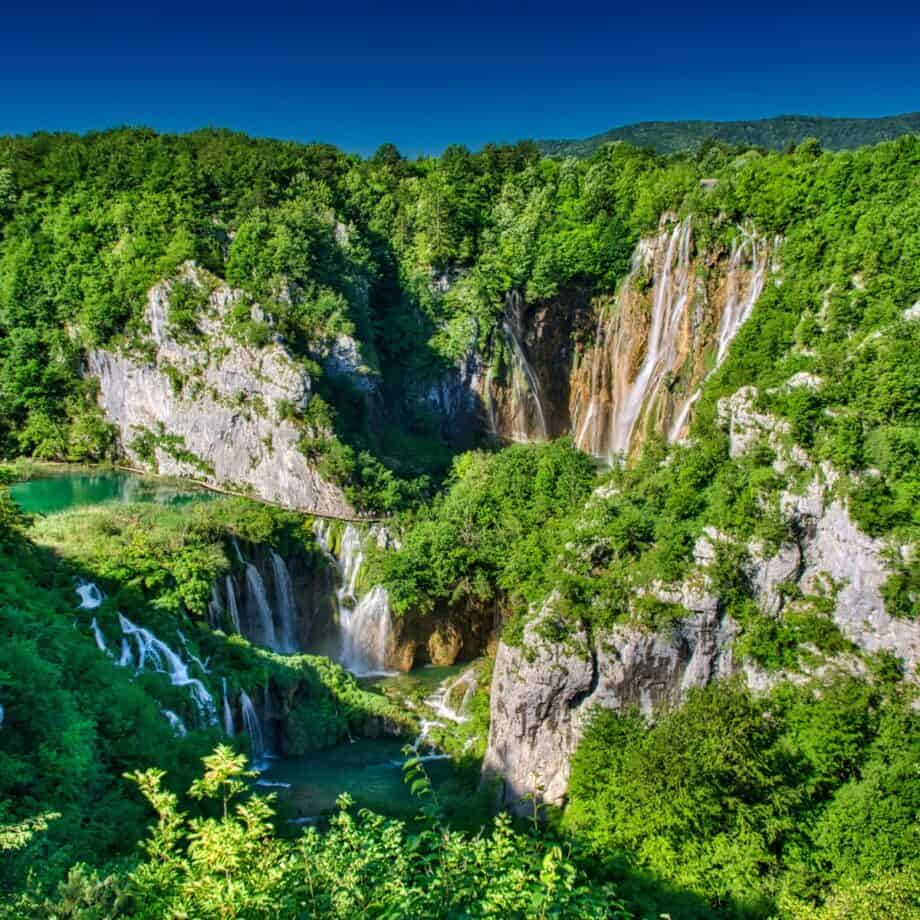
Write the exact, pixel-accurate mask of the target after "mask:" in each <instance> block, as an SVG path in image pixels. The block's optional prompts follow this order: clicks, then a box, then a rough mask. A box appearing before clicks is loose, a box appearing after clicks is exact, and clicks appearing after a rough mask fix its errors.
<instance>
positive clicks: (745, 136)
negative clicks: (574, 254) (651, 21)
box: [537, 112, 920, 156]
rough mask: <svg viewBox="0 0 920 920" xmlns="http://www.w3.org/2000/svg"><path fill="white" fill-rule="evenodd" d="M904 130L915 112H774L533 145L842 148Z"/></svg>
mask: <svg viewBox="0 0 920 920" xmlns="http://www.w3.org/2000/svg"><path fill="white" fill-rule="evenodd" d="M903 134H920V112H908V113H905V114H903V115H890V116H885V117H882V118H823V117H821V116H816V115H778V116H776V117H775V118H763V119H760V120H757V121H643V122H639V123H637V124H634V125H624V126H622V127H620V128H614V129H613V130H611V131H606V132H605V133H603V134H595V135H594V136H593V137H586V138H583V139H581V140H577V139H575V140H546V141H537V146H538V147H539V149H540V152H541V153H543V154H547V155H549V156H590V154H592V153H593V152H594V151H595V150H597V148H598V147H601V146H602V145H603V144H609V143H612V142H614V141H626V142H627V143H630V144H635V145H636V146H638V147H652V148H654V150H655V151H656V152H657V153H676V152H677V151H679V150H687V149H692V148H694V147H697V146H699V145H700V144H701V143H703V141H705V140H707V139H709V138H712V139H714V140H717V141H722V142H723V143H726V144H750V145H754V146H758V147H768V148H770V149H772V150H783V149H784V148H785V147H787V146H788V145H789V144H798V143H801V142H802V141H803V140H805V139H806V138H808V137H816V138H817V139H818V140H819V141H820V143H821V146H822V147H823V148H824V149H826V150H846V149H849V148H853V147H863V146H866V145H868V144H877V143H879V142H881V141H890V140H893V139H894V138H896V137H900V136H901V135H903Z"/></svg>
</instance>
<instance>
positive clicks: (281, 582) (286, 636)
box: [269, 549, 297, 655]
mask: <svg viewBox="0 0 920 920" xmlns="http://www.w3.org/2000/svg"><path fill="white" fill-rule="evenodd" d="M269 553H270V554H271V559H272V572H273V574H274V576H275V599H276V600H277V602H278V619H279V620H280V622H281V637H280V640H279V649H278V651H280V652H283V653H284V654H285V655H293V654H294V653H295V652H296V651H297V603H296V601H295V600H294V585H293V583H292V582H291V575H290V572H288V567H287V565H286V564H285V561H284V560H283V559H282V558H281V557H280V556H279V555H278V554H277V553H276V552H275V551H274V550H273V549H272V550H269Z"/></svg>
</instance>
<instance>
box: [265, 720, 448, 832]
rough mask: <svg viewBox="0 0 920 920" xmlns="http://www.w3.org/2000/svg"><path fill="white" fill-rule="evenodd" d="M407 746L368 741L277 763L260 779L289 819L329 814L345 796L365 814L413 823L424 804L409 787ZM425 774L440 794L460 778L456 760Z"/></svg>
mask: <svg viewBox="0 0 920 920" xmlns="http://www.w3.org/2000/svg"><path fill="white" fill-rule="evenodd" d="M406 743H407V742H406V741H405V740H400V739H394V738H376V739H371V738H362V739H359V740H357V741H355V742H354V743H353V744H340V745H338V747H334V748H330V749H329V750H326V751H317V752H316V753H313V754H308V755H306V756H305V757H291V758H285V759H284V760H274V761H271V762H270V765H269V768H268V769H267V770H265V771H264V772H263V773H262V775H261V776H260V777H259V785H260V786H262V787H264V788H262V789H260V791H265V792H275V793H277V795H278V802H279V805H280V806H281V809H282V813H283V815H284V816H285V817H287V818H289V819H295V820H296V819H297V818H315V817H318V816H320V815H322V814H323V813H326V812H329V811H331V810H333V809H334V808H335V803H336V799H337V798H338V797H339V796H340V795H341V794H342V793H343V792H347V793H348V794H349V795H350V796H351V797H352V798H353V799H354V800H355V803H356V804H357V806H358V807H360V808H370V809H372V810H373V811H376V812H379V813H381V814H386V815H391V816H394V817H401V818H411V817H413V816H415V815H416V814H417V813H418V811H419V807H420V802H419V800H418V799H416V798H414V797H413V796H412V795H411V794H410V792H409V787H408V786H407V785H406V783H405V782H404V781H403V769H402V765H403V762H404V761H405V759H406V757H405V754H403V747H405V745H406ZM425 769H426V770H427V772H428V775H429V777H430V779H431V781H432V785H433V786H434V788H435V791H437V790H438V789H439V788H443V787H444V785H445V784H446V783H447V782H448V781H449V780H451V779H452V778H454V777H455V775H456V768H455V767H454V765H453V763H452V762H451V761H450V760H428V761H426V763H425ZM271 783H290V788H289V789H285V788H280V787H271V786H270V785H269V784H271Z"/></svg>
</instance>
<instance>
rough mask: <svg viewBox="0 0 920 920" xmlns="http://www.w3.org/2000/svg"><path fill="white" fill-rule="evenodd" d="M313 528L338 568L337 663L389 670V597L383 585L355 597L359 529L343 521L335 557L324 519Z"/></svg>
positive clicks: (359, 669)
mask: <svg viewBox="0 0 920 920" xmlns="http://www.w3.org/2000/svg"><path fill="white" fill-rule="evenodd" d="M314 532H315V533H316V539H317V541H318V542H319V544H320V546H321V547H322V548H323V551H324V552H325V553H326V555H327V556H328V557H329V559H330V560H331V561H332V562H333V564H334V565H335V566H336V568H337V569H338V571H339V579H340V580H339V587H338V589H337V591H336V597H337V599H338V605H339V627H340V629H341V632H342V645H341V652H340V656H339V661H340V663H341V664H342V665H343V666H344V667H345V668H347V669H348V670H349V671H351V672H352V673H353V674H358V675H370V674H386V673H388V672H387V670H386V661H387V652H388V650H389V647H390V639H391V634H392V623H391V619H390V597H389V594H388V593H387V590H386V588H384V587H383V586H382V585H376V586H375V587H373V588H371V589H370V591H368V592H367V593H366V594H365V595H364V596H363V597H362V598H360V600H359V599H358V597H357V584H358V575H359V574H360V571H361V565H362V563H363V562H364V552H363V549H362V540H361V532H360V531H359V530H358V528H357V527H355V526H353V525H352V524H347V525H346V527H345V530H344V532H343V533H342V542H341V549H340V554H339V556H338V557H336V556H335V555H334V554H333V553H332V552H331V550H330V546H329V534H328V529H327V525H326V523H325V522H324V521H317V522H316V523H315V524H314Z"/></svg>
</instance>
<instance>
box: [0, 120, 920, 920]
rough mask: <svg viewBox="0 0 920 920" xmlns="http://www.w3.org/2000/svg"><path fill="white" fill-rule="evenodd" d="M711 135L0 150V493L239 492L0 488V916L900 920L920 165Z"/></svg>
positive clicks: (912, 703)
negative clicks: (402, 803)
mask: <svg viewBox="0 0 920 920" xmlns="http://www.w3.org/2000/svg"><path fill="white" fill-rule="evenodd" d="M771 130H773V129H772V128H771ZM776 130H777V131H778V130H779V128H778V127H776ZM847 130H848V133H847V138H848V139H849V140H852V141H854V142H855V141H857V140H858V139H859V138H860V137H861V136H860V135H858V134H854V133H853V132H852V131H851V130H850V129H847ZM886 130H887V128H886ZM810 133H814V132H810ZM773 137H779V135H778V134H777V135H773V134H771V135H770V136H769V137H763V136H759V138H760V139H759V140H758V141H757V143H758V144H759V145H762V146H771V145H772V142H771V138H773ZM835 137H836V135H835ZM732 140H737V142H738V143H740V144H743V146H738V147H736V146H729V145H728V144H722V143H706V144H701V145H699V146H696V147H695V148H694V149H693V150H689V151H683V152H679V153H674V154H671V155H667V156H665V155H656V154H655V153H653V152H651V151H650V150H648V149H640V148H639V147H636V146H632V145H631V144H628V143H623V144H615V145H607V146H599V147H598V148H597V149H596V150H594V151H592V152H590V155H589V156H585V157H583V158H576V157H565V158H562V157H555V158H547V157H541V155H540V151H539V149H538V147H537V146H536V145H534V144H532V143H522V144H519V145H516V146H513V147H491V146H490V147H486V148H485V149H483V150H482V151H480V152H478V153H470V152H469V151H467V150H466V149H464V148H461V147H451V148H448V149H447V150H446V151H445V153H444V154H443V155H442V156H440V157H437V158H420V159H417V160H408V159H406V158H404V157H403V156H401V155H400V154H399V152H398V151H397V150H396V149H395V148H393V147H392V146H389V145H388V146H384V147H382V148H381V149H380V150H378V151H377V153H376V154H374V155H373V156H372V157H370V158H367V159H362V158H360V157H357V156H352V155H348V154H345V153H343V152H342V151H339V150H337V149H335V148H333V147H328V146H323V145H308V146H304V145H297V144H292V143H286V142H279V141H267V140H254V139H251V138H248V137H246V136H243V135H238V134H231V133H229V132H222V131H205V132H198V133H195V134H190V135H183V136H174V135H160V134H156V133H154V132H151V131H146V130H140V129H130V130H129V129H124V130H118V131H111V132H105V133H99V134H90V135H86V136H81V137H78V136H71V135H51V134H48V135H34V136H32V137H24V138H3V139H0V456H3V457H5V458H7V459H9V460H11V461H12V460H15V459H17V458H20V462H19V463H18V464H16V465H11V466H9V467H5V468H3V475H4V478H5V479H7V480H10V481H13V480H21V479H27V478H28V477H29V476H31V475H34V474H36V473H37V474H39V475H44V474H45V473H43V470H44V469H45V468H43V467H39V468H37V469H36V468H34V467H32V466H30V465H29V464H30V463H32V462H33V461H63V462H67V463H73V462H77V461H79V462H81V463H93V464H97V463H111V462H115V463H119V464H124V463H127V464H129V465H130V466H132V467H137V468H140V469H142V470H144V471H146V472H147V473H149V474H160V475H162V474H167V473H168V474H170V475H174V476H177V477H181V478H182V479H186V480H187V479H194V480H199V481H201V482H204V483H206V484H207V485H208V486H210V487H211V488H215V489H219V490H223V491H229V492H234V493H237V494H238V497H236V498H228V497H221V498H215V499H212V500H211V501H203V500H201V501H198V500H196V501H193V502H191V503H190V504H188V505H175V506H168V507H164V506H161V505H158V504H146V505H144V504H139V503H127V504H124V505H104V506H92V507H88V508H74V509H72V510H65V511H58V512H55V513H51V514H50V515H49V516H48V517H37V518H29V517H28V516H24V515H23V514H21V513H20V512H19V510H17V508H16V506H15V504H14V503H13V501H12V499H11V498H10V497H9V495H8V493H7V491H6V489H3V488H2V487H0V489H2V491H0V502H2V504H0V544H2V545H0V567H2V573H0V574H2V578H0V586H2V587H0V635H2V642H0V705H2V707H3V709H2V720H0V849H2V850H4V851H5V855H6V858H5V860H4V862H3V869H2V874H0V890H2V891H3V895H4V903H3V906H2V907H0V914H2V912H3V911H6V914H5V916H9V917H10V918H12V917H30V916H34V917H80V918H86V920H88V918H103V917H105V918H108V917H119V916H136V917H163V916H171V917H186V916H187V917H203V918H204V917H207V918H210V917H241V918H242V917H245V918H250V917H275V916H279V917H295V916H304V917H312V916H316V917H325V916H330V917H354V916H358V915H361V916H369V917H416V916H419V917H428V916H431V917H437V916H443V917H550V916H559V917H573V918H575V917H593V916H597V917H631V916H632V917H643V918H644V917H658V916H661V915H670V916H672V917H675V918H677V917H742V918H767V917H790V918H800V920H836V918H843V917H847V918H851V917H855V918H867V920H868V918H870V917H871V918H875V917H890V918H902V917H912V916H920V879H918V867H917V854H918V852H920V840H918V837H917V826H918V825H917V820H916V819H917V814H918V809H920V773H918V764H920V731H918V725H917V712H916V700H917V696H916V687H917V681H918V668H920V562H918V554H917V543H918V536H920V512H918V508H920V230H918V227H920V139H918V138H917V137H911V136H905V137H900V138H899V139H897V140H892V141H890V142H886V143H882V144H878V145H877V146H873V147H861V149H858V150H852V151H840V152H828V151H827V150H823V149H822V146H821V144H820V143H819V142H818V141H816V140H814V139H811V140H805V141H804V142H802V143H799V144H798V145H797V146H795V147H794V148H793V149H790V150H785V149H784V150H783V151H782V152H767V151H764V150H760V149H753V148H752V147H751V146H749V144H750V143H753V142H752V141H750V140H749V138H748V137H747V136H745V137H743V138H742V137H739V138H734V136H733V138H732ZM669 143H670V141H669ZM675 143H676V141H675ZM777 145H778V146H781V147H783V148H785V146H786V142H785V140H784V141H783V142H782V143H779V141H777ZM855 145H856V144H855V143H854V146H855ZM647 146H649V145H648V144H646V143H645V141H643V147H647ZM680 146H681V147H683V146H684V144H683V141H681V142H680ZM828 146H831V147H834V146H838V144H837V142H836V140H831V142H830V143H829V145H828ZM848 146H849V144H848ZM579 152H580V151H579ZM704 180H706V181H704ZM21 458H25V460H26V461H27V462H24V461H23V460H22V459H21ZM305 483H307V485H305ZM307 486H308V487H307ZM250 499H261V500H262V501H261V502H256V501H252V500H250ZM278 505H280V506H282V507H276V506H278ZM310 515H318V516H320V517H324V518H333V519H341V520H334V521H332V522H329V521H323V522H322V523H318V522H317V521H315V520H313V519H312V518H311V517H310ZM372 522H373V523H372ZM90 585H92V588H91V587H90ZM93 591H95V592H96V593H93ZM79 592H82V593H79ZM119 643H121V648H119ZM157 643H159V644H157ZM125 649H127V650H128V651H127V652H125ZM150 649H156V652H155V653H153V652H150V651H149V650H150ZM330 658H331V659H333V660H330ZM474 659H475V660H476V664H475V665H473V668H472V669H471V670H470V671H469V672H466V671H465V672H463V673H462V674H461V675H460V676H457V675H453V676H451V677H450V678H448V679H446V681H445V682H444V683H442V684H441V685H440V687H441V690H439V691H438V693H436V694H435V695H434V696H430V695H429V696H426V694H425V693H422V692H421V691H419V692H418V693H416V695H415V696H414V697H413V696H411V695H409V696H400V693H401V692H402V691H399V690H393V689H392V687H388V688H387V689H385V690H380V689H379V687H377V686H376V685H374V684H373V683H372V680H371V679H372V678H373V677H374V675H377V676H379V674H380V672H392V671H397V670H399V671H406V670H409V669H412V668H413V667H414V668H416V669H417V670H419V669H422V668H423V667H424V666H429V665H430V666H434V667H454V666H457V665H459V664H465V663H468V662H471V661H473V660H474ZM356 662H357V663H358V664H360V667H358V665H357V664H356ZM347 669H350V670H352V671H355V672H357V673H359V674H360V675H361V680H358V679H356V678H355V677H354V676H352V675H351V674H349V673H347ZM458 688H459V689H458ZM452 692H453V693H454V694H455V695H459V696H460V697H461V699H459V700H455V699H454V698H453V697H452V696H451V693H452ZM426 706H428V707H429V709H430V710H431V711H429V709H426V708H425V707H426ZM445 713H446V715H445ZM180 726H181V731H180V728H179V727H180ZM381 735H388V736H389V735H397V736H400V737H402V736H405V738H406V740H407V741H408V740H409V739H411V738H413V737H414V739H415V740H414V742H413V745H414V746H413V747H410V748H408V749H407V752H406V756H407V769H406V772H407V778H408V781H409V783H410V785H411V787H412V789H413V791H414V792H415V793H417V794H418V796H419V807H420V809H421V813H422V818H421V820H420V821H419V822H415V821H412V820H409V821H404V820H402V818H401V817H399V818H398V817H396V816H394V815H388V816H383V815H378V814H375V813H373V812H371V811H365V810H359V809H356V808H354V807H349V802H348V801H347V800H346V801H343V803H342V807H341V809H339V810H336V811H334V812H331V813H330V812H326V811H324V812H323V813H322V814H321V815H316V814H314V813H312V812H311V813H305V814H299V815H295V814H294V813H293V812H291V811H290V809H289V806H288V805H287V804H285V802H286V800H285V798H284V793H283V792H281V793H279V800H278V802H272V800H270V799H269V798H266V797H265V796H264V795H263V794H261V793H260V790H259V789H258V787H256V788H255V789H254V788H252V786H251V785H250V783H249V780H251V779H253V777H250V776H248V775H247V773H246V764H245V760H244V757H243V755H248V756H249V757H250V759H251V760H253V761H256V762H260V761H262V760H265V759H266V758H267V755H268V754H269V753H272V754H277V755H279V756H280V757H281V758H282V759H283V758H294V757H303V756H305V755H308V754H310V753H312V752H317V751H320V750H325V749H328V748H331V747H334V746H335V745H338V744H342V745H343V746H345V745H348V744H350V743H351V742H353V741H358V740H361V739H364V738H379V737H380V736H381ZM425 757H428V758H435V759H439V758H440V759H448V758H450V759H451V762H452V764H454V765H455V766H456V769H457V775H456V776H455V777H453V778H452V779H451V780H450V782H449V783H448V785H447V786H446V787H441V788H439V787H437V786H436V784H435V783H433V781H432V780H431V779H430V778H429V777H428V775H427V773H426V769H427V768H426V764H427V763H428V761H427V760H426V759H424V758H425ZM201 758H206V759H205V761H204V770H203V772H202V768H201ZM259 766H260V768H264V763H259ZM283 785H284V784H283V783H282V784H280V785H279V786H278V788H279V789H280V788H281V786H283ZM493 806H494V807H495V808H496V809H500V813H499V814H498V815H497V816H493V815H492V814H491V812H492V810H493ZM505 810H507V811H508V812H510V813H511V815H512V816H513V817H512V816H509V815H508V814H506V813H505ZM300 819H307V820H308V821H314V820H315V821H316V826H315V827H310V828H308V829H306V830H304V829H303V828H301V827H300V826H299V825H298V824H297V823H296V822H297V821H299V820H300ZM292 821H293V822H295V823H293V824H292V823H291V822H292ZM301 823H303V821H301ZM145 827H150V828H151V829H150V830H149V831H148V832H147V833H148V835H147V838H146V843H145V844H144V845H143V847H142V848H141V849H138V848H137V841H138V840H139V839H140V838H141V837H142V836H143V833H144V829H145Z"/></svg>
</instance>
